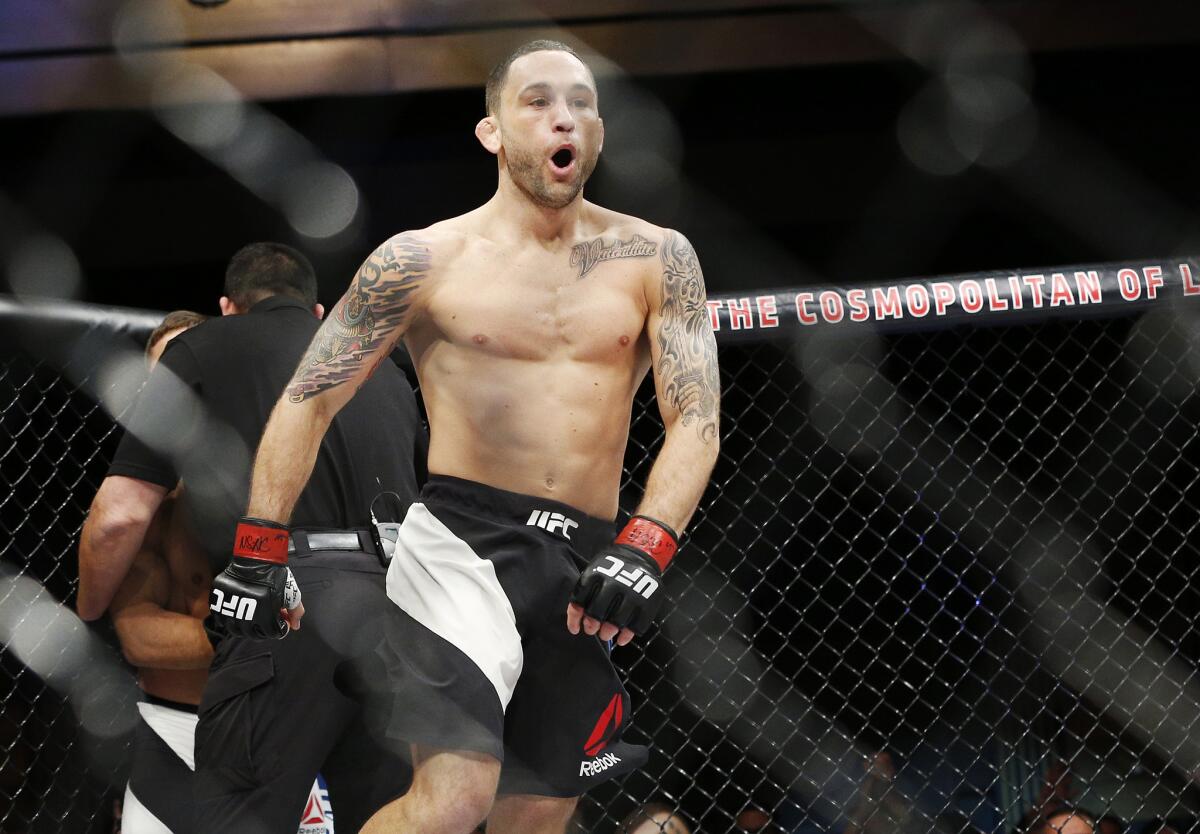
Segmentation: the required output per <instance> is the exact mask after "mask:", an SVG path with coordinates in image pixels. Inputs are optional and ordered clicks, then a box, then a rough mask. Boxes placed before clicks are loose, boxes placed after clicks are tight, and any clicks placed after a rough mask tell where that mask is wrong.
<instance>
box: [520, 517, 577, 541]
mask: <svg viewBox="0 0 1200 834" xmlns="http://www.w3.org/2000/svg"><path fill="white" fill-rule="evenodd" d="M525 524H526V526H529V527H541V528H542V529H543V530H545V531H546V532H547V533H553V532H555V531H557V532H560V533H562V535H563V538H564V539H570V538H571V528H572V527H578V526H579V523H578V522H576V521H571V519H569V518H567V517H566V516H565V515H563V514H562V513H552V512H550V511H549V510H534V511H533V512H531V513H530V514H529V521H526V522H525Z"/></svg>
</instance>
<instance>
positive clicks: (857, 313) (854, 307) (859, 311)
mask: <svg viewBox="0 0 1200 834" xmlns="http://www.w3.org/2000/svg"><path fill="white" fill-rule="evenodd" d="M846 304H848V305H849V306H850V321H866V320H867V319H869V318H870V317H871V308H870V307H868V306H867V291H866V290H850V291H849V292H848V293H846Z"/></svg>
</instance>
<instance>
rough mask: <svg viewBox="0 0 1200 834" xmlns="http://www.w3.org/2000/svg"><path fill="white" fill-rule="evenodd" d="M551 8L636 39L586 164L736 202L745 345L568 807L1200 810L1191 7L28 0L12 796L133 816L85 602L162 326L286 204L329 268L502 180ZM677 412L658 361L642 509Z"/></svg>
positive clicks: (10, 279)
mask: <svg viewBox="0 0 1200 834" xmlns="http://www.w3.org/2000/svg"><path fill="white" fill-rule="evenodd" d="M547 36H548V37H555V38H560V39H564V40H568V41H570V42H571V43H573V44H575V45H576V46H577V47H578V48H579V49H580V50H581V51H582V52H584V53H586V54H587V56H589V58H591V59H592V60H593V62H594V66H595V68H596V73H597V77H598V83H599V87H600V107H601V113H602V115H603V116H604V118H605V124H606V129H607V134H606V144H605V148H604V153H603V155H602V157H601V161H600V165H599V167H598V168H597V170H596V172H595V175H594V177H593V180H592V181H591V182H590V183H589V185H588V188H587V192H586V193H587V196H588V198H589V199H591V200H593V201H595V202H598V203H600V204H602V205H606V206H609V207H612V208H615V209H617V210H620V211H624V212H628V213H631V214H636V215H639V216H642V217H645V218H646V219H648V220H650V221H651V222H654V223H657V224H659V225H662V226H669V227H673V228H676V229H678V230H680V231H681V232H683V233H684V234H686V235H687V236H688V237H689V238H690V239H691V241H692V242H693V243H694V245H695V248H696V250H697V252H698V254H699V256H700V260H701V263H702V265H703V267H704V271H705V278H706V281H707V285H708V291H709V295H710V301H711V303H710V312H711V313H712V320H713V324H714V325H715V326H716V327H717V328H718V329H717V336H718V344H719V348H720V360H721V373H722V383H723V385H722V388H723V404H722V415H723V417H722V431H723V437H722V454H721V459H720V462H719V463H718V465H717V468H716V471H715V473H714V477H713V481H712V484H711V486H710V488H709V490H708V491H707V493H706V494H705V497H704V499H703V501H702V503H701V508H700V511H699V513H698V514H697V517H696V519H695V521H694V522H693V524H692V527H691V529H690V530H689V534H688V535H687V536H686V537H685V540H684V544H683V547H682V548H681V551H680V557H679V559H678V560H677V561H676V565H675V566H674V567H673V568H672V569H671V572H670V573H669V574H668V578H667V590H668V593H669V604H668V605H667V606H666V608H667V611H666V613H665V615H664V616H663V617H662V618H661V623H660V625H659V626H658V627H657V628H656V629H655V630H654V631H653V632H652V633H651V634H650V635H649V636H648V638H647V639H643V640H639V641H637V642H636V643H635V644H634V645H633V646H632V647H630V648H624V649H620V650H618V651H616V652H615V654H614V658H615V659H616V661H617V663H618V665H619V666H620V667H621V668H622V669H623V671H624V672H625V673H626V674H627V678H628V681H629V689H630V694H631V696H632V697H633V700H634V706H635V714H634V726H635V730H634V733H635V735H637V736H638V737H639V738H640V740H642V741H644V742H645V743H648V744H650V745H652V747H653V750H654V754H653V756H652V758H651V761H650V764H649V765H648V766H647V767H646V768H645V769H644V770H643V771H641V772H639V773H637V774H635V775H632V776H629V777H627V778H625V779H624V780H622V781H619V782H616V783H608V784H605V785H604V786H603V787H601V788H599V789H597V790H596V791H594V792H593V793H591V794H589V795H588V796H587V797H586V798H585V800H584V801H583V802H582V803H581V806H580V812H579V814H578V815H577V818H576V821H575V823H573V826H574V829H573V830H578V831H594V832H604V833H605V834H607V833H608V832H616V831H637V832H640V833H642V832H648V831H658V830H660V826H659V825H658V824H654V823H647V822H641V823H637V822H629V820H630V818H631V817H632V818H635V819H636V818H637V817H638V810H639V809H641V808H644V806H647V805H648V804H651V803H658V804H661V805H664V806H666V808H668V809H670V810H672V811H674V812H675V813H676V814H677V815H678V819H679V820H680V822H682V823H686V825H687V826H688V829H689V830H691V831H702V832H726V831H762V832H776V834H778V832H789V833H790V832H795V834H801V833H802V832H803V834H808V832H846V833H847V834H864V833H865V832H871V834H884V833H885V832H887V833H888V834H891V832H903V833H904V834H909V833H910V832H935V831H938V832H988V834H1002V833H1003V834H1007V833H1008V832H1018V831H1022V832H1024V831H1028V832H1033V834H1041V832H1043V831H1050V830H1052V829H1049V828H1043V827H1040V826H1041V821H1040V819H1039V813H1042V812H1045V811H1047V810H1048V809H1049V808H1051V807H1052V806H1056V805H1057V804H1062V805H1064V806H1069V807H1072V808H1077V809H1081V810H1082V811H1086V812H1087V813H1089V814H1091V815H1092V816H1095V817H1106V820H1105V822H1103V823H1099V824H1097V827H1096V828H1095V830H1096V831H1103V832H1105V834H1111V832H1113V831H1128V832H1147V833H1148V834H1160V832H1170V831H1175V832H1188V831H1200V787H1198V784H1197V783H1198V782H1200V679H1198V677H1197V664H1198V663H1200V626H1198V624H1197V617H1198V615H1200V556H1198V553H1197V548H1196V545H1195V542H1196V540H1197V535H1198V530H1197V500H1198V499H1200V493H1198V489H1200V488H1198V486H1197V478H1198V475H1200V468H1198V467H1200V446H1198V441H1197V429H1198V427H1200V398H1198V397H1197V381H1198V380H1200V298H1198V297H1196V296H1200V263H1198V262H1197V258H1198V257H1200V227H1198V225H1197V221H1198V218H1200V213H1198V212H1197V210H1196V198H1197V195H1200V162H1198V159H1200V154H1198V153H1197V150H1196V148H1197V146H1198V138H1200V109H1198V108H1197V106H1196V91H1197V89H1198V82H1200V71H1198V70H1197V58H1196V55H1197V47H1198V46H1200V8H1197V6H1196V4H1194V3H1192V2H1153V1H1152V0H1149V1H1148V2H1140V3H1132V2H1128V3H1127V2H1110V1H1109V0H1093V2H1068V1H1067V0H1061V2H1055V1H1054V0H1045V2H1036V1H1035V0H1027V1H1023V0H994V1H992V2H987V1H985V0H980V2H955V0H947V1H946V2H940V0H939V1H937V2H935V1H934V0H928V2H927V1H926V0H895V2H883V1H882V0H881V1H880V2H871V1H870V0H864V1H863V2H851V1H850V0H845V1H844V2H795V3H768V2H744V3H733V2H720V0H642V2H633V0H572V2H567V0H545V1H544V2H540V3H539V2H533V3H528V4H521V3H516V2H513V3H510V2H507V0H500V1H499V2H483V0H479V2H473V1H472V0H462V2H455V0H445V1H444V2H434V1H433V0H416V1H415V2H406V0H382V1H381V2H380V1H379V0H371V2H367V0H354V2H350V0H347V1H346V2H338V3H329V2H317V0H293V1H292V2H289V3H271V2H267V0H228V2H227V3H224V4H221V5H216V6H211V7H201V6H199V5H192V4H189V3H186V2H184V0H157V1H156V2H151V0H129V1H128V2H117V1H116V0H55V2H50V0H6V2H4V3H3V4H0V160H2V161H0V268H2V269H3V276H4V280H5V286H4V287H3V292H4V293H5V295H4V296H3V297H0V556H2V559H3V561H2V563H0V832H4V834H24V832H34V831H38V832H43V831H44V832H111V831H113V830H115V829H114V825H115V822H114V816H115V815H116V801H117V800H118V799H119V798H120V796H121V794H122V791H123V788H124V781H125V778H126V775H127V770H126V768H125V762H126V757H127V742H128V739H127V736H128V731H129V729H130V727H131V726H132V723H133V720H134V719H133V716H134V714H135V713H134V712H133V704H134V702H135V700H136V696H137V693H136V687H135V686H134V680H133V675H132V673H131V671H129V669H128V668H127V667H126V666H125V665H124V664H123V661H122V659H121V657H120V652H119V650H117V649H116V646H115V640H114V638H113V636H112V633H111V627H110V626H108V625H107V624H105V623H104V622H101V623H99V624H97V625H95V626H87V625H84V624H83V623H82V622H80V621H79V620H78V619H77V618H76V617H75V615H74V614H73V613H72V606H73V602H74V589H75V585H76V582H77V547H78V533H79V530H80V527H81V525H82V523H83V519H84V517H85V513H86V511H87V507H88V505H89V503H90V501H91V498H92V496H93V494H94V492H95V489H96V488H97V486H98V484H99V482H100V480H101V479H102V478H103V475H104V472H105V469H106V463H107V460H108V457H109V456H110V455H111V454H112V452H113V450H114V448H115V444H116V441H117V439H118V437H119V434H120V428H119V418H120V417H121V415H122V414H123V413H125V411H126V410H127V409H128V407H129V404H130V402H131V401H132V398H133V397H135V396H136V392H137V390H138V387H139V385H140V383H141V382H142V379H143V372H142V371H141V365H140V359H137V357H136V351H138V350H139V349H140V348H139V345H140V341H141V340H143V339H144V337H145V335H146V334H147V333H148V331H149V330H150V329H151V328H152V327H153V326H154V324H155V323H156V322H157V320H158V319H159V318H160V317H161V313H162V312H163V311H166V310H171V309H176V308H190V309H194V310H198V311H201V312H205V313H216V312H217V310H216V300H217V298H218V297H219V295H220V294H221V293H220V288H221V280H222V274H223V268H224V264H225V262H226V261H227V259H228V258H229V256H230V255H231V254H232V253H233V252H234V251H235V250H236V249H237V248H238V247H240V246H242V245H243V244H245V243H248V242H251V241H255V240H279V241H283V242H286V243H289V244H291V245H294V246H296V247H298V248H300V249H301V250H303V251H304V252H305V253H306V254H308V255H309V256H310V257H311V258H312V260H313V262H314V264H315V265H316V266H317V270H318V275H319V278H320V286H321V300H322V301H323V302H324V303H325V304H326V305H331V304H332V303H333V302H334V301H335V300H336V299H337V298H338V296H339V295H340V294H341V292H342V291H343V289H344V287H345V286H346V284H347V283H348V281H349V279H350V278H351V276H352V275H353V274H354V270H355V269H356V268H357V266H358V264H359V263H360V262H361V261H362V259H363V258H364V257H365V255H366V254H367V253H368V252H369V251H370V250H371V248H373V246H375V245H376V244H377V243H378V242H380V241H382V240H383V239H385V238H386V237H388V236H389V235H391V234H393V233H395V232H397V231H399V230H402V229H408V228H419V227H423V226H425V225H428V224H429V223H431V222H433V221H435V220H437V219H441V218H444V217H447V216H450V215H454V214H458V213H461V212H463V211H465V210H467V209H469V208H472V207H474V206H476V205H478V204H480V203H482V202H483V201H485V200H486V199H488V197H489V196H490V195H491V193H492V191H493V189H494V187H495V162H494V160H493V159H492V157H491V156H489V155H488V154H486V153H485V152H484V151H483V150H482V149H481V148H480V147H479V146H478V143H477V141H476V140H475V138H474V136H473V135H472V130H473V128H474V125H475V123H476V121H477V120H478V119H479V118H480V117H481V116H482V115H483V95H482V89H481V87H482V83H483V79H484V77H485V75H486V72H487V69H488V68H489V66H490V65H491V63H492V62H493V61H495V60H496V59H497V58H499V57H500V56H502V55H503V54H504V53H505V52H506V51H507V50H508V49H510V48H511V47H513V46H515V45H517V44H520V43H523V42H525V41H527V40H531V39H533V38H535V37H547ZM118 308H119V309H118ZM131 356H133V357H134V359H136V360H137V361H133V360H131V359H130V357H131ZM660 440H661V423H660V421H659V417H658V413H657V409H656V407H655V404H654V398H653V389H652V387H651V386H649V385H647V386H645V387H644V388H643V390H642V392H641V393H640V394H639V396H638V399H637V402H636V404H635V408H634V414H633V430H632V435H631V439H630V443H629V447H628V450H627V456H626V470H627V476H628V477H627V480H626V482H625V484H624V486H623V492H622V507H623V510H624V511H625V512H628V511H631V510H632V509H633V508H634V507H635V505H636V503H637V500H638V498H639V496H640V484H642V483H643V482H644V479H645V475H646V473H647V471H648V467H649V464H650V462H651V460H652V458H653V455H654V453H655V451H656V449H657V444H658V443H659V442H660ZM364 778H369V775H365V776H364ZM332 804H333V814H334V819H335V820H336V813H337V800H336V797H333V799H332ZM298 810H299V809H298ZM1078 822H1079V823H1080V824H1083V817H1082V816H1080V817H1079V819H1078ZM638 825H641V826H643V827H636V826H638ZM212 830H220V828H219V826H216V827H214V828H213V829H212ZM661 830H665V831H672V830H677V829H672V828H669V827H667V823H663V827H662V828H661ZM1070 830H1071V831H1075V830H1076V829H1070ZM1078 830H1085V829H1083V828H1081V829H1078ZM1086 830H1092V827H1091V825H1087V826H1086Z"/></svg>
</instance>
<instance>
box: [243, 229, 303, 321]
mask: <svg viewBox="0 0 1200 834" xmlns="http://www.w3.org/2000/svg"><path fill="white" fill-rule="evenodd" d="M225 295H226V296H227V297H228V298H229V300H230V301H232V302H233V303H234V304H236V305H237V306H239V307H241V308H242V309H248V308H250V307H252V306H254V305H255V304H257V303H258V302H260V301H262V300H263V299H264V298H267V297H268V296H272V295H286V296H290V297H292V298H295V299H298V300H300V301H303V302H304V303H305V304H306V305H307V306H309V307H311V306H313V305H314V304H316V303H317V274H316V273H315V272H314V271H313V267H312V264H311V263H309V261H308V258H306V257H304V255H303V254H301V253H300V252H298V251H297V250H295V249H293V248H292V247H290V246H286V245H284V244H282V243H272V242H270V241H266V242H263V243H251V244H248V245H246V246H243V247H242V248H241V249H239V250H238V251H237V252H236V253H234V256H233V257H232V258H230V259H229V266H227V267H225Z"/></svg>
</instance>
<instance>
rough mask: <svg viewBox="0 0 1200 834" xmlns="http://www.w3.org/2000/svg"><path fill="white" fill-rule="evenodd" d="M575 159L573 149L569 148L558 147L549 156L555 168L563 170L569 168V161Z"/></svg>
mask: <svg viewBox="0 0 1200 834" xmlns="http://www.w3.org/2000/svg"><path fill="white" fill-rule="evenodd" d="M574 161H575V151H573V150H571V149H570V148H560V149H558V150H557V151H555V152H554V155H553V156H551V157H550V162H551V163H552V164H553V165H554V167H555V168H558V169H559V170H564V169H566V168H569V167H570V165H571V163H572V162H574Z"/></svg>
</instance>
